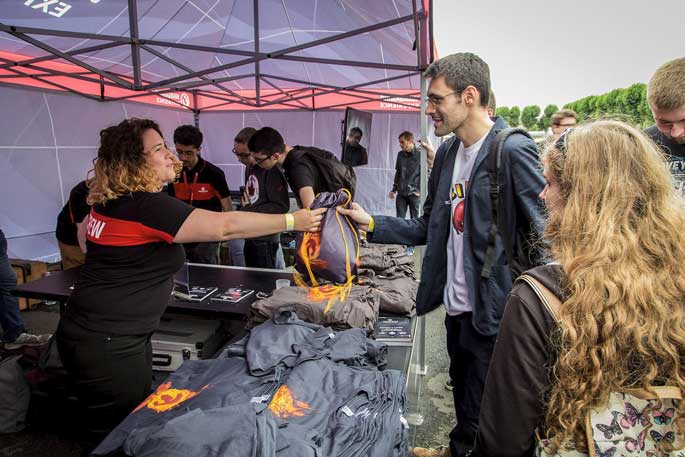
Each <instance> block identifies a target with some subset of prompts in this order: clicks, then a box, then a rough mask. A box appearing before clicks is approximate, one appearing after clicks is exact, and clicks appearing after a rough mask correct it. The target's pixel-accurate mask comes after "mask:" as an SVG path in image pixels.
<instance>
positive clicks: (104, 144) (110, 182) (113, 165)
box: [88, 118, 183, 205]
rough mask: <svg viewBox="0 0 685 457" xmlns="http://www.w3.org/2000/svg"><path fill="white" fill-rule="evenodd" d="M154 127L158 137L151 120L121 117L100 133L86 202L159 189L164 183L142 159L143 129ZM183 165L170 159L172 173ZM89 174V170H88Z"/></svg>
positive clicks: (112, 198) (155, 124) (143, 154)
mask: <svg viewBox="0 0 685 457" xmlns="http://www.w3.org/2000/svg"><path fill="white" fill-rule="evenodd" d="M148 129H154V130H156V131H157V133H159V135H160V136H162V131H161V130H160V128H159V125H157V123H156V122H155V121H152V120H150V119H135V118H131V119H125V120H123V121H121V122H120V123H119V124H117V125H115V126H112V127H107V128H106V129H104V130H102V131H101V132H100V147H99V148H98V155H97V158H96V159H95V161H94V165H93V170H92V174H93V177H92V178H91V179H90V181H89V183H88V184H89V185H88V188H89V192H88V204H89V205H94V204H97V203H106V202H107V201H109V200H114V199H116V198H119V197H120V196H122V195H125V194H128V193H130V192H138V191H143V192H159V191H160V190H162V186H163V185H164V183H163V182H162V180H161V179H160V178H159V176H157V174H156V173H155V171H154V170H152V169H151V168H150V167H149V166H148V164H147V161H146V155H147V153H146V152H145V151H144V148H143V138H142V137H143V132H145V131H146V130H148ZM182 166H183V164H182V163H181V161H179V160H178V159H176V158H174V168H175V171H176V176H177V177H178V174H179V173H180V172H181V169H182ZM89 174H90V173H89Z"/></svg>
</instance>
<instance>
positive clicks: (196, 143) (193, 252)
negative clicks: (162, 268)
mask: <svg viewBox="0 0 685 457" xmlns="http://www.w3.org/2000/svg"><path fill="white" fill-rule="evenodd" d="M174 145H175V147H176V153H177V154H178V158H179V159H180V160H181V162H183V170H182V171H181V174H180V176H179V179H178V180H177V181H176V182H174V183H173V184H169V185H168V186H167V191H168V192H169V195H171V196H172V197H176V198H178V199H179V200H183V201H184V202H186V203H188V204H189V205H190V206H194V207H195V208H202V209H206V210H209V211H231V210H232V209H233V208H232V204H231V196H230V193H229V190H228V184H226V176H225V175H224V172H223V171H222V170H221V169H220V168H219V167H217V166H216V165H213V164H211V163H209V162H207V161H206V160H205V159H203V158H202V157H200V152H201V151H202V132H201V131H200V129H198V128H197V127H194V126H192V125H182V126H180V127H178V128H177V129H176V130H175V131H174ZM183 247H184V248H185V250H186V258H187V259H188V261H190V262H195V263H209V264H218V263H219V243H186V244H184V245H183Z"/></svg>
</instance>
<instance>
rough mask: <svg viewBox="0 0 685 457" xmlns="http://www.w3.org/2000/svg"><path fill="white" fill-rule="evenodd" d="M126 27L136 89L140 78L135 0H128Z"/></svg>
mask: <svg viewBox="0 0 685 457" xmlns="http://www.w3.org/2000/svg"><path fill="white" fill-rule="evenodd" d="M128 29H129V31H130V32H131V66H132V67H133V86H134V88H135V89H138V88H139V87H140V84H141V78H140V42H139V40H138V38H139V37H138V6H137V4H136V0H128Z"/></svg>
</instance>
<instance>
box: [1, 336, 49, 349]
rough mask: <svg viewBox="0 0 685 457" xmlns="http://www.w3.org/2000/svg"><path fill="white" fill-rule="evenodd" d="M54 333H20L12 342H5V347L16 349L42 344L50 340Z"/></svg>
mask: <svg viewBox="0 0 685 457" xmlns="http://www.w3.org/2000/svg"><path fill="white" fill-rule="evenodd" d="M51 336H52V335H51V334H46V335H33V334H31V333H26V332H23V333H20V334H19V336H18V337H17V339H15V340H14V341H12V342H10V343H5V349H7V350H10V351H12V350H14V349H19V348H20V347H22V346H42V345H44V344H46V343H47V342H48V340H49V339H50V337H51Z"/></svg>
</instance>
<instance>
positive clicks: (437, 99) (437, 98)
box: [428, 90, 462, 106]
mask: <svg viewBox="0 0 685 457" xmlns="http://www.w3.org/2000/svg"><path fill="white" fill-rule="evenodd" d="M461 93H462V91H461V90H455V91H454V92H450V93H449V94H445V95H429V96H428V103H430V104H431V105H433V106H438V105H439V104H440V103H442V101H443V100H444V99H446V98H447V97H449V96H450V95H454V94H457V95H458V94H461Z"/></svg>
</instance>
